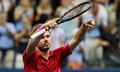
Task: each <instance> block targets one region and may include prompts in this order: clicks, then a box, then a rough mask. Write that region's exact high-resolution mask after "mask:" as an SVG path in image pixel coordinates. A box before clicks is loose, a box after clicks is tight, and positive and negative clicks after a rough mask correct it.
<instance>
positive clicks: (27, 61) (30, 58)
mask: <svg viewBox="0 0 120 72" xmlns="http://www.w3.org/2000/svg"><path fill="white" fill-rule="evenodd" d="M34 59H35V51H34V53H33V54H32V55H30V56H27V54H26V50H25V51H24V52H23V62H24V64H30V63H31V62H33V61H34Z"/></svg>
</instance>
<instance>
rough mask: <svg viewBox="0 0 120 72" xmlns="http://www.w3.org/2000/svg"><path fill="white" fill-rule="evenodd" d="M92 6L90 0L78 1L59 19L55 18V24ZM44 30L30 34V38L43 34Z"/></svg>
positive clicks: (65, 20)
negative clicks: (78, 2) (88, 0)
mask: <svg viewBox="0 0 120 72" xmlns="http://www.w3.org/2000/svg"><path fill="white" fill-rule="evenodd" d="M91 7H92V3H91V2H83V3H80V4H78V5H76V6H74V7H73V8H71V9H69V10H68V11H66V12H65V13H64V14H63V15H62V16H61V17H60V19H59V20H57V21H56V22H57V25H59V24H61V23H64V22H67V21H70V20H72V19H74V18H76V17H78V16H80V15H82V14H83V13H85V12H87V11H88V10H89V9H90V8H91ZM45 31H46V29H42V30H41V31H39V32H37V33H35V34H33V35H31V38H32V39H35V38H36V37H38V36H40V35H41V34H43V33H44V32H45Z"/></svg>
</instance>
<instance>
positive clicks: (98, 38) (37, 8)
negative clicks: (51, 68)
mask: <svg viewBox="0 0 120 72" xmlns="http://www.w3.org/2000/svg"><path fill="white" fill-rule="evenodd" d="M84 1H91V2H93V7H92V8H91V10H90V11H88V12H87V13H85V14H84V15H82V16H80V17H78V18H76V19H74V20H72V21H69V22H65V23H64V24H61V25H60V26H59V27H58V28H56V29H54V30H51V39H52V40H51V42H52V45H51V50H53V49H54V48H56V47H58V46H61V45H63V44H65V43H67V42H68V41H69V40H70V39H71V37H72V36H73V34H74V33H75V32H76V30H77V29H78V27H79V26H80V25H81V24H82V23H83V22H85V21H86V20H88V19H89V18H93V19H95V21H96V26H95V28H94V29H92V30H90V31H88V32H87V33H86V35H85V37H84V39H83V40H82V42H81V43H80V44H79V45H78V46H77V48H76V49H75V50H74V51H73V53H72V55H70V56H69V57H68V58H66V60H65V61H64V62H63V66H62V69H63V72H79V71H81V72H87V71H91V72H94V71H95V72H104V71H105V72H113V71H114V72H116V71H117V72H120V70H119V68H120V0H0V72H21V71H23V68H24V65H23V61H22V53H23V51H24V50H25V48H26V45H27V41H28V38H29V34H30V32H31V29H32V27H33V26H34V25H36V24H44V23H45V22H46V21H47V20H49V19H53V18H56V17H60V16H61V15H62V14H63V13H64V12H65V11H67V10H68V9H70V8H71V7H73V6H74V5H76V4H78V3H82V2H84ZM68 16H70V15H68Z"/></svg>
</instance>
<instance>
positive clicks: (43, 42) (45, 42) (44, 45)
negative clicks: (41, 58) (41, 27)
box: [37, 31, 51, 51]
mask: <svg viewBox="0 0 120 72" xmlns="http://www.w3.org/2000/svg"><path fill="white" fill-rule="evenodd" d="M50 44H51V43H50V32H49V31H46V32H45V33H44V34H43V35H41V39H40V41H39V43H38V45H37V47H38V48H39V49H40V50H41V51H47V50H48V49H49V48H50Z"/></svg>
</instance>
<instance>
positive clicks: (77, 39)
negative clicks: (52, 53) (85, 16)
mask: <svg viewBox="0 0 120 72" xmlns="http://www.w3.org/2000/svg"><path fill="white" fill-rule="evenodd" d="M86 30H87V27H86V26H85V25H84V24H82V25H81V27H80V28H79V29H78V30H77V32H76V33H75V35H74V36H73V38H72V40H71V41H70V48H71V50H73V49H74V48H75V47H76V46H77V45H78V43H80V41H81V40H82V39H83V37H84V35H85V32H86Z"/></svg>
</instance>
